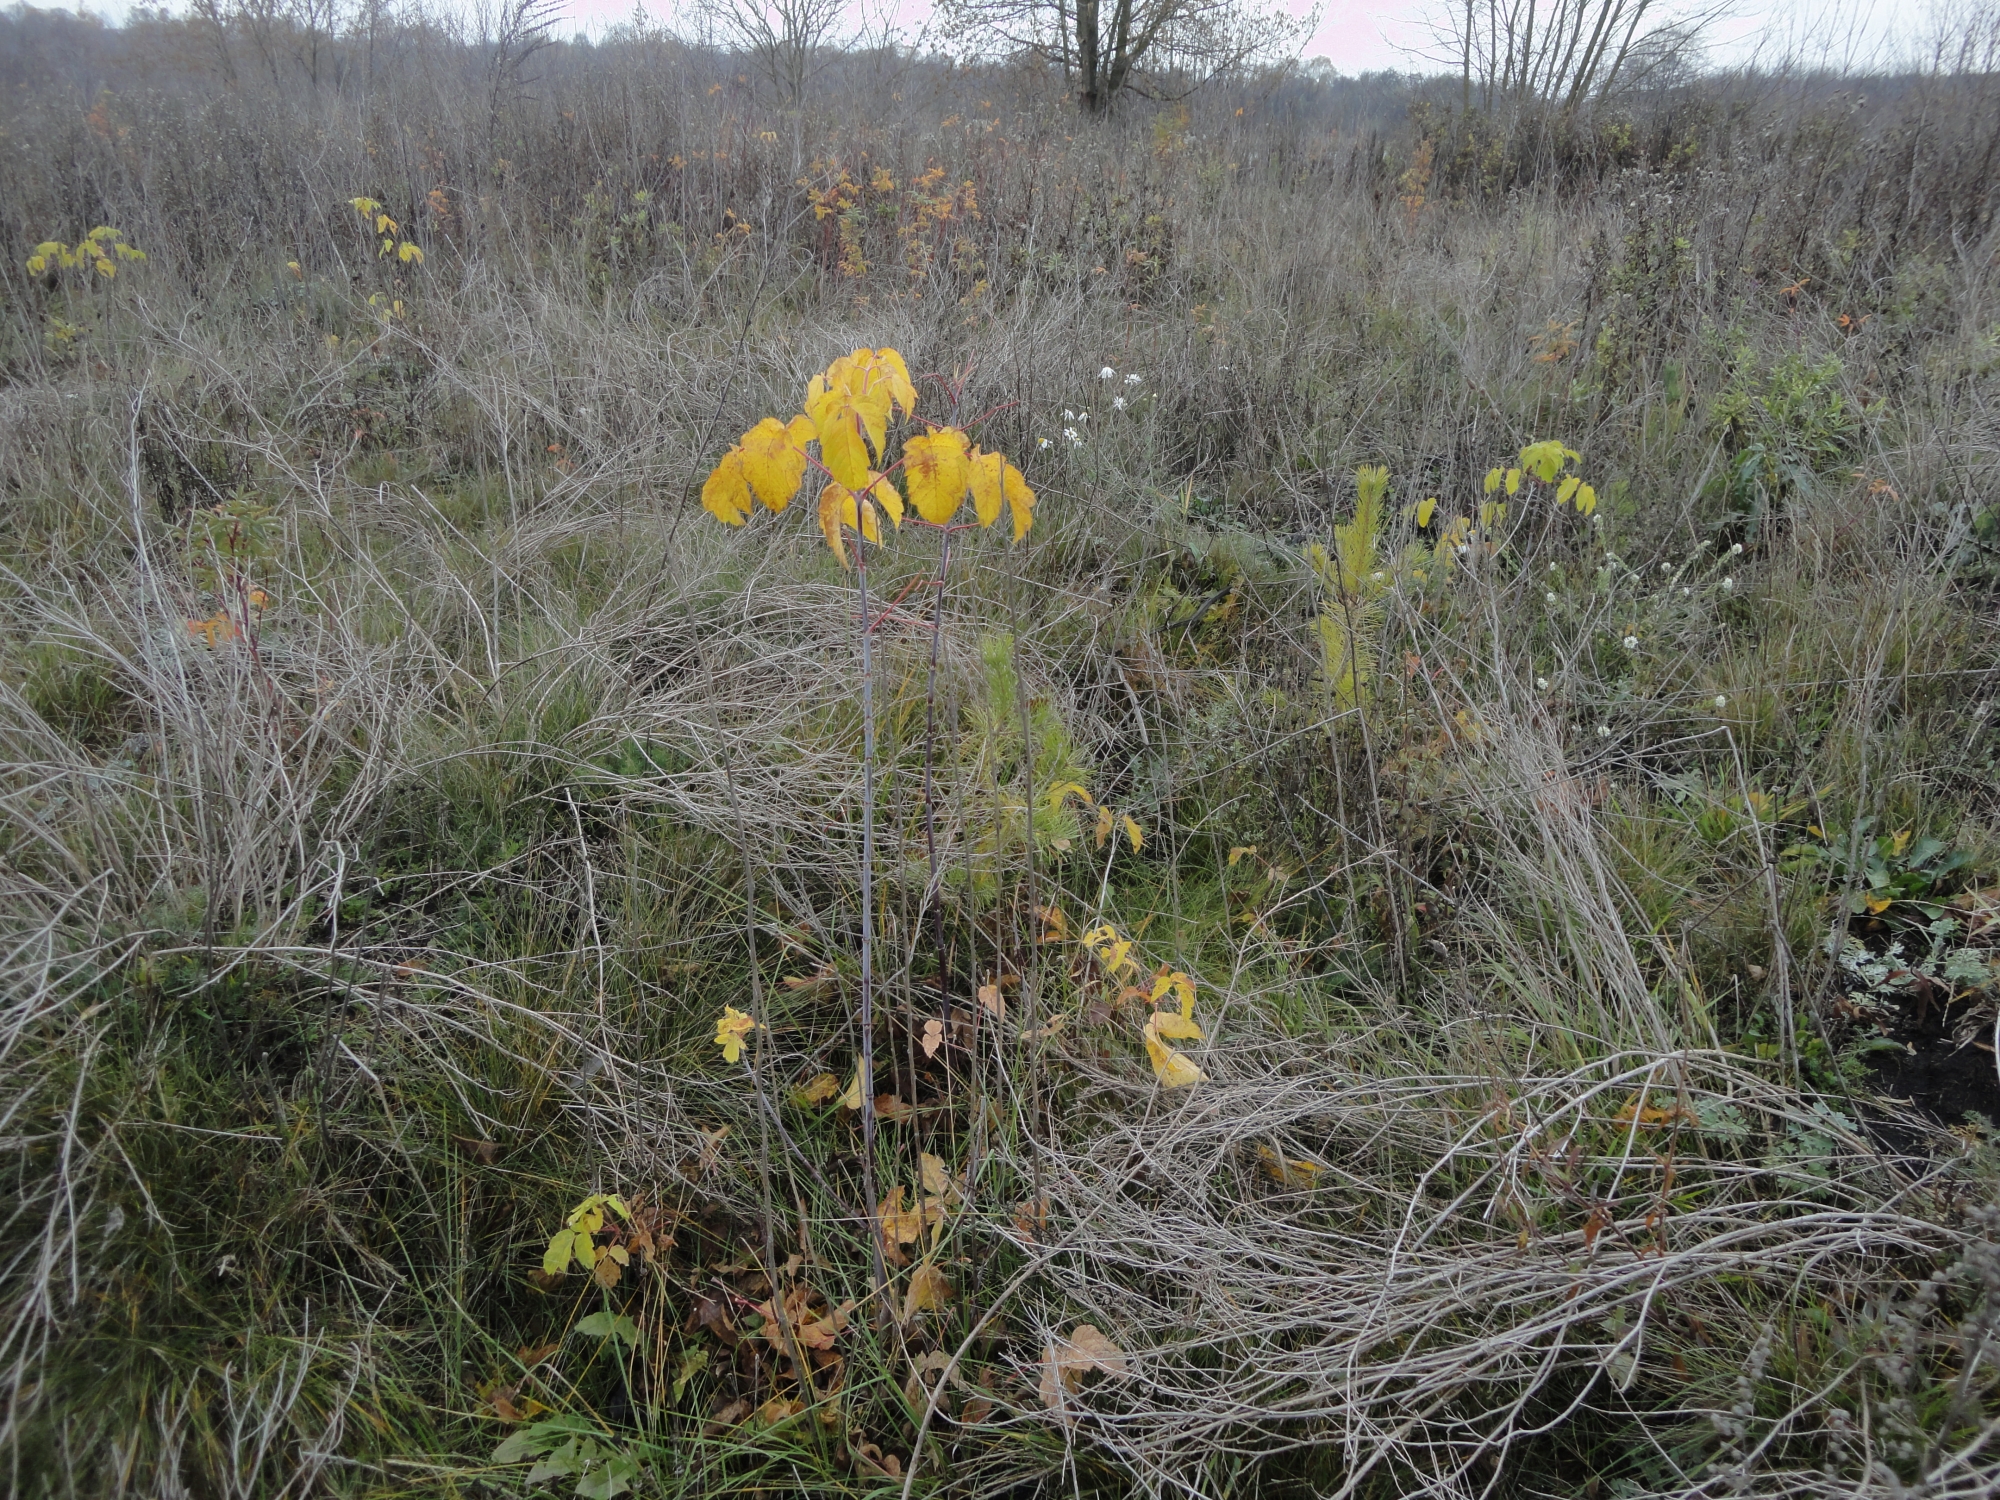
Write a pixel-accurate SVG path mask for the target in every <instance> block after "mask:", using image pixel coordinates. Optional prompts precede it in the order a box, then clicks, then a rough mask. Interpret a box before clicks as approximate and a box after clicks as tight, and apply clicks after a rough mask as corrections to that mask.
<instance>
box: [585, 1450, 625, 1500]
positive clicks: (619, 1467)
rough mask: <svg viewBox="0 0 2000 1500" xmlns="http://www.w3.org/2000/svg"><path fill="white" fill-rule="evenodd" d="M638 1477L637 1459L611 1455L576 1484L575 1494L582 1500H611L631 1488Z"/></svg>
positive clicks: (620, 1454) (623, 1455) (617, 1454)
mask: <svg viewBox="0 0 2000 1500" xmlns="http://www.w3.org/2000/svg"><path fill="white" fill-rule="evenodd" d="M638 1477H639V1463H638V1460H637V1459H634V1458H632V1457H630V1456H629V1455H627V1454H624V1453H612V1454H609V1455H607V1456H606V1457H605V1460H604V1462H603V1463H601V1464H599V1465H597V1467H595V1468H594V1469H592V1470H590V1472H588V1473H587V1474H585V1475H583V1476H582V1477H581V1478H580V1479H578V1480H577V1482H576V1492H577V1494H578V1495H579V1496H581V1497H582V1500H611V1497H612V1496H614V1495H622V1494H624V1493H625V1492H626V1491H627V1490H629V1489H631V1488H632V1481H633V1480H635V1479H637V1478H638Z"/></svg>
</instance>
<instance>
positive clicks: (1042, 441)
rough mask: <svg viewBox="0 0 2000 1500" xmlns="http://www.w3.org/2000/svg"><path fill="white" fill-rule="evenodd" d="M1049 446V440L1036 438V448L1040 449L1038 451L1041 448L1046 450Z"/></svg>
mask: <svg viewBox="0 0 2000 1500" xmlns="http://www.w3.org/2000/svg"><path fill="white" fill-rule="evenodd" d="M1048 445H1049V440H1048V439H1047V438H1036V439H1035V447H1036V448H1038V449H1041V448H1046V447H1048Z"/></svg>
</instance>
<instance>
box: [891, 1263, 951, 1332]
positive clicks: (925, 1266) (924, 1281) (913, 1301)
mask: <svg viewBox="0 0 2000 1500" xmlns="http://www.w3.org/2000/svg"><path fill="white" fill-rule="evenodd" d="M952 1295H953V1293H952V1287H951V1283H950V1282H949V1281H947V1280H945V1276H944V1272H942V1271H940V1270H939V1269H938V1268H937V1266H936V1265H935V1264H933V1263H932V1262H930V1261H925V1262H923V1263H922V1264H921V1265H919V1266H918V1267H917V1268H916V1269H915V1270H913V1271H911V1272H910V1287H909V1290H908V1291H907V1292H906V1293H904V1295H903V1321H904V1322H906V1323H907V1322H908V1321H909V1320H910V1319H911V1318H914V1317H915V1316H916V1315H917V1314H918V1313H920V1312H942V1311H943V1310H944V1308H945V1305H946V1304H947V1303H949V1302H950V1301H951V1299H952Z"/></svg>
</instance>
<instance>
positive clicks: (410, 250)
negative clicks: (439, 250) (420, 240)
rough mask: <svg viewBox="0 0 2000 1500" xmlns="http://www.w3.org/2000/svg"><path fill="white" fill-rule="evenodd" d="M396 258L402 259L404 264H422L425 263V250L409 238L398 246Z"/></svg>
mask: <svg viewBox="0 0 2000 1500" xmlns="http://www.w3.org/2000/svg"><path fill="white" fill-rule="evenodd" d="M396 259H398V260H400V261H401V262H402V263H403V264H404V265H409V264H411V263H412V262H415V263H416V264H417V265H422V264H423V263H424V252H423V249H422V247H420V246H417V245H413V244H411V243H410V242H409V241H408V240H405V241H403V243H402V244H400V245H398V246H397V247H396Z"/></svg>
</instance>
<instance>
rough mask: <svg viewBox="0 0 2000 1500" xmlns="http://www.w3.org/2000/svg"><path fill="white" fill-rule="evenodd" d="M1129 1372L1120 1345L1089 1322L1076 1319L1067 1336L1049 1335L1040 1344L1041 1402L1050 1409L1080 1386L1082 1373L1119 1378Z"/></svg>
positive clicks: (1129, 1367)
mask: <svg viewBox="0 0 2000 1500" xmlns="http://www.w3.org/2000/svg"><path fill="white" fill-rule="evenodd" d="M1131 1373H1132V1369H1131V1365H1130V1364H1129V1363H1128V1362H1127V1360H1126V1358H1125V1351H1124V1350H1123V1349H1120V1348H1119V1347H1118V1346H1117V1345H1116V1344H1114V1343H1112V1342H1111V1340H1110V1339H1108V1338H1106V1337H1105V1336H1104V1335H1103V1334H1102V1333H1100V1332H1099V1331H1098V1330H1097V1329H1096V1328H1095V1327H1093V1326H1092V1325H1091V1324H1089V1323H1080V1324H1078V1325H1077V1327H1076V1331H1075V1332H1073V1333H1071V1334H1070V1336H1069V1337H1068V1338H1066V1339H1065V1338H1056V1339H1051V1340H1050V1341H1049V1342H1048V1343H1046V1344H1044V1345H1043V1346H1042V1382H1041V1397H1042V1405H1044V1406H1046V1407H1049V1408H1050V1409H1051V1410H1053V1409H1054V1408H1056V1407H1058V1406H1060V1405H1062V1403H1063V1398H1064V1397H1065V1396H1073V1395H1075V1394H1076V1393H1077V1392H1078V1391H1079V1390H1081V1389H1082V1388H1083V1381H1084V1377H1085V1376H1086V1375H1091V1374H1104V1375H1107V1376H1110V1377H1112V1378H1114V1379H1120V1380H1122V1379H1124V1378H1125V1377H1126V1376H1128V1375H1130V1374H1131Z"/></svg>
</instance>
